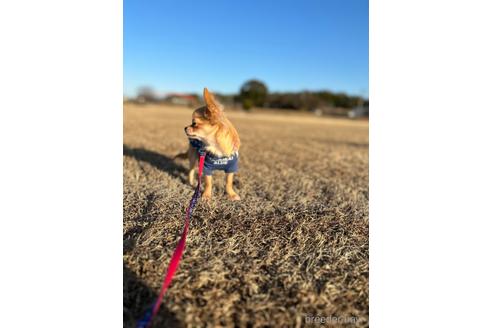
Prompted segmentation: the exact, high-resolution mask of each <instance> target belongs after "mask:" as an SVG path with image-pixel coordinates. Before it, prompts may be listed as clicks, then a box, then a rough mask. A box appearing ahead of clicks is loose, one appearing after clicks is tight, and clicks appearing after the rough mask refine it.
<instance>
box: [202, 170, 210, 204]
mask: <svg viewBox="0 0 492 328" xmlns="http://www.w3.org/2000/svg"><path fill="white" fill-rule="evenodd" d="M202 197H203V199H204V200H210V199H212V176H211V175H206V176H205V187H204V188H203V195H202Z"/></svg>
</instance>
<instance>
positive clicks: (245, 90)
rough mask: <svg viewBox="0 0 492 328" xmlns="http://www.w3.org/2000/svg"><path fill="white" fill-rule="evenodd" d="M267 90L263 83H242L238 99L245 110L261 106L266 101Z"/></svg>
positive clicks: (253, 81)
mask: <svg viewBox="0 0 492 328" xmlns="http://www.w3.org/2000/svg"><path fill="white" fill-rule="evenodd" d="M267 95H268V88H267V86H266V85H265V83H263V82H261V81H258V80H249V81H247V82H246V83H244V84H243V85H242V87H241V89H240V91H239V98H240V99H241V103H242V104H243V107H244V108H245V109H249V108H251V107H252V106H263V105H264V104H265V101H266V99H267Z"/></svg>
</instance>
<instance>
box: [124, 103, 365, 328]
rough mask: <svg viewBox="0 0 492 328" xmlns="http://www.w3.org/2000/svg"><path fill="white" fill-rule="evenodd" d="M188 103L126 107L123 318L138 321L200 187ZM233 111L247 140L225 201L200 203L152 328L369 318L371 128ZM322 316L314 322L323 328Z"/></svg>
mask: <svg viewBox="0 0 492 328" xmlns="http://www.w3.org/2000/svg"><path fill="white" fill-rule="evenodd" d="M190 117H191V110H190V109H185V108H177V107H163V106H136V105H125V109H124V195H123V197H124V221H123V228H124V231H123V232H124V257H123V262H124V320H125V326H126V327H134V326H135V323H136V320H138V319H139V318H140V317H141V316H142V314H143V313H144V312H145V310H146V309H147V308H148V307H149V306H150V305H151V303H152V302H153V301H154V299H155V296H156V294H157V293H158V291H159V288H160V284H161V281H162V278H163V275H164V271H165V269H166V267H167V264H168V263H169V259H170V257H171V254H172V252H173V250H174V248H175V246H176V243H177V240H178V239H179V235H180V233H181V229H182V225H183V219H184V210H185V207H186V205H187V204H188V202H189V199H190V197H191V194H192V192H193V188H192V187H191V186H189V185H187V184H186V183H185V178H186V174H185V170H184V168H185V167H186V162H184V161H177V162H173V161H172V160H171V158H172V157H173V156H174V155H175V154H176V153H178V152H180V151H183V150H185V149H186V147H187V140H186V137H185V135H184V132H183V127H184V126H185V125H186V124H189V122H190ZM228 117H229V118H230V120H231V121H232V122H233V123H234V124H235V126H236V127H237V129H238V131H239V134H240V136H241V141H242V148H241V151H240V153H241V160H240V171H239V174H238V176H237V178H236V179H235V180H236V181H235V183H236V187H237V190H238V193H239V194H240V195H241V197H242V198H243V200H242V201H241V202H238V203H232V202H230V201H227V198H226V197H225V195H224V184H223V178H224V174H223V173H222V172H220V173H216V174H215V176H214V178H215V183H214V200H213V201H212V203H211V204H210V205H206V204H203V203H199V204H198V206H197V208H196V210H195V215H194V217H193V219H192V224H191V230H190V234H189V236H188V240H187V248H186V251H185V253H184V256H183V259H182V261H181V264H180V268H179V270H178V272H177V274H176V276H175V278H174V280H173V283H172V284H171V288H170V289H169V291H168V294H167V295H166V297H165V298H164V302H163V309H162V310H161V311H160V313H159V317H158V318H157V320H156V321H155V322H154V325H153V326H154V327H163V326H165V327H201V326H207V327H220V326H224V327H265V326H267V327H301V326H316V324H308V323H306V321H305V315H311V316H324V317H338V318H341V319H340V320H341V321H340V322H338V323H336V324H334V322H333V321H332V322H331V325H330V324H325V326H347V327H349V326H354V323H353V321H352V322H348V320H345V319H344V318H350V317H356V318H357V323H356V324H355V326H360V327H365V326H367V325H368V312H369V305H368V271H369V267H368V259H369V245H368V240H369V233H368V229H369V224H368V126H367V125H368V124H367V122H351V121H346V120H339V119H320V118H314V117H313V118H310V117H300V116H292V115H289V116H283V115H277V114H256V113H255V114H242V113H239V112H231V113H229V115H228ZM319 325H320V324H317V326H319Z"/></svg>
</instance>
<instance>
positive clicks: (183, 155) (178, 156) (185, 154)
mask: <svg viewBox="0 0 492 328" xmlns="http://www.w3.org/2000/svg"><path fill="white" fill-rule="evenodd" d="M178 158H180V159H187V158H188V151H185V152H184V153H180V154H177V155H176V156H174V157H173V160H175V159H178Z"/></svg>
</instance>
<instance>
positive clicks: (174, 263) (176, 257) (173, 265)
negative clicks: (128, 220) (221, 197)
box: [137, 151, 205, 328]
mask: <svg viewBox="0 0 492 328" xmlns="http://www.w3.org/2000/svg"><path fill="white" fill-rule="evenodd" d="M204 162H205V152H203V151H200V164H199V166H198V184H197V186H196V189H195V192H194V193H193V197H192V198H191V201H190V204H189V205H188V207H187V208H186V218H185V226H184V229H183V233H182V234H181V238H180V239H179V242H178V246H176V249H175V250H174V253H173V256H172V257H171V262H169V266H168V268H167V272H166V276H165V278H164V282H163V283H162V287H161V292H160V293H159V297H157V300H156V302H155V303H154V306H153V307H152V311H148V312H147V313H146V314H145V316H144V317H143V318H142V320H140V321H139V322H138V324H137V327H138V328H146V327H149V326H150V323H151V322H152V319H153V318H154V317H155V315H156V314H157V312H158V311H159V307H160V306H161V303H162V298H163V297H164V294H165V293H166V290H167V288H168V287H169V285H170V284H171V281H172V280H173V277H174V273H175V272H176V270H177V269H178V265H179V261H181V256H182V255H183V252H184V249H185V246H186V236H187V235H188V227H189V225H190V218H191V214H192V212H193V208H194V207H195V205H196V203H197V202H198V199H199V198H200V194H201V191H200V186H201V180H202V171H203V163H204Z"/></svg>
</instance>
